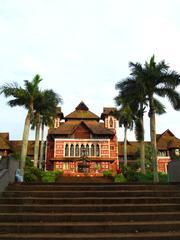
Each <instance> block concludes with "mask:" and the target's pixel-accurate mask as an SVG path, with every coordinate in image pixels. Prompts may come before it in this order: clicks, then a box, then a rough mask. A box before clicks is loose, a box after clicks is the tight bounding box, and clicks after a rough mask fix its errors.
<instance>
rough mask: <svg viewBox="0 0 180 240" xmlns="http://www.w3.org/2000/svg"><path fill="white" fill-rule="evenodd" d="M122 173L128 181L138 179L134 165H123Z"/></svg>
mask: <svg viewBox="0 0 180 240" xmlns="http://www.w3.org/2000/svg"><path fill="white" fill-rule="evenodd" d="M122 173H123V175H124V177H125V178H126V179H127V181H128V182H136V181H137V180H138V173H137V169H136V168H135V167H129V166H123V168H122Z"/></svg>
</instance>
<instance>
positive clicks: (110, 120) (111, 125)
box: [109, 117, 113, 128]
mask: <svg viewBox="0 0 180 240" xmlns="http://www.w3.org/2000/svg"><path fill="white" fill-rule="evenodd" d="M109 126H110V128H113V119H112V117H110V119H109Z"/></svg>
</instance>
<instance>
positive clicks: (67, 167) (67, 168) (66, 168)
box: [63, 162, 69, 170]
mask: <svg viewBox="0 0 180 240" xmlns="http://www.w3.org/2000/svg"><path fill="white" fill-rule="evenodd" d="M63 170H69V163H68V162H64V163H63Z"/></svg>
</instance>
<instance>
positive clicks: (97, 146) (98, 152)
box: [96, 144, 100, 157]
mask: <svg viewBox="0 0 180 240" xmlns="http://www.w3.org/2000/svg"><path fill="white" fill-rule="evenodd" d="M99 155H100V149H99V144H97V145H96V156H97V157H99Z"/></svg>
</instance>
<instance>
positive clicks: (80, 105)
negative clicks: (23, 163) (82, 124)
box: [76, 101, 89, 111]
mask: <svg viewBox="0 0 180 240" xmlns="http://www.w3.org/2000/svg"><path fill="white" fill-rule="evenodd" d="M78 110H84V111H88V110H89V108H88V107H87V106H86V104H85V103H84V102H83V101H81V102H80V104H79V105H78V106H77V107H76V111H78Z"/></svg>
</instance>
